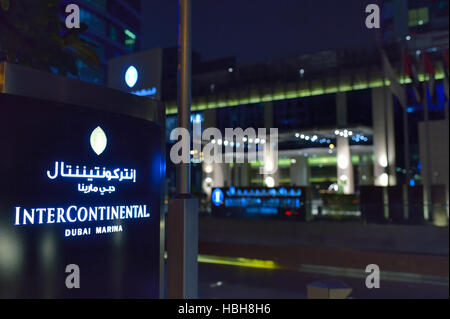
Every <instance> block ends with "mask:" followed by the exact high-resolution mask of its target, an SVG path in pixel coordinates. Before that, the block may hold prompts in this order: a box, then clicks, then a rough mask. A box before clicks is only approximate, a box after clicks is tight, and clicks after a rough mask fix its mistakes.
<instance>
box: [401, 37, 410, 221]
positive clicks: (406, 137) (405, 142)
mask: <svg viewBox="0 0 450 319" xmlns="http://www.w3.org/2000/svg"><path fill="white" fill-rule="evenodd" d="M405 47H406V46H404V45H403V43H402V44H401V45H400V50H401V52H400V54H401V55H400V61H401V66H400V72H401V73H400V74H401V78H402V81H403V85H402V86H403V90H406V87H405V84H404V83H405V70H404V66H405V56H404V50H405ZM405 93H406V92H405ZM406 97H407V95H406V94H405V100H406V101H405V102H406V103H405V105H402V106H403V107H402V109H403V152H404V159H405V170H406V175H405V178H406V183H405V189H406V191H405V193H404V197H403V198H404V212H403V216H404V218H405V220H408V219H409V191H408V190H409V183H410V179H411V174H410V168H411V166H410V158H409V156H410V154H409V133H408V131H409V129H408V127H409V126H408V112H407V110H406V106H407V101H408V100H407V98H406Z"/></svg>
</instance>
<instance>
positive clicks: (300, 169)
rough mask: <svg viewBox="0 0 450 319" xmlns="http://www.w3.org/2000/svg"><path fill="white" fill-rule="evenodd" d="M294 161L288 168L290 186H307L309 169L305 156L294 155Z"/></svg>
mask: <svg viewBox="0 0 450 319" xmlns="http://www.w3.org/2000/svg"><path fill="white" fill-rule="evenodd" d="M294 159H295V163H292V164H291V166H290V168H289V176H290V178H291V186H305V187H307V186H309V176H310V170H309V165H308V159H307V158H306V157H305V156H299V157H295V158H294Z"/></svg>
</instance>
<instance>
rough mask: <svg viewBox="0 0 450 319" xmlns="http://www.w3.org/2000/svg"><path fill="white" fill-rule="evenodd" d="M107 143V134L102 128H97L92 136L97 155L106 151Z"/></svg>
mask: <svg viewBox="0 0 450 319" xmlns="http://www.w3.org/2000/svg"><path fill="white" fill-rule="evenodd" d="M107 143H108V139H107V138H106V134H105V132H104V131H103V130H102V128H101V127H100V126H97V128H96V129H95V130H93V131H92V134H91V147H92V149H93V150H94V152H95V153H96V154H97V155H100V154H101V153H103V151H104V150H105V148H106V144H107Z"/></svg>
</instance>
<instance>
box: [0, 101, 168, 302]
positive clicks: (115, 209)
mask: <svg viewBox="0 0 450 319" xmlns="http://www.w3.org/2000/svg"><path fill="white" fill-rule="evenodd" d="M124 107H126V106H124ZM0 150H1V156H0V176H1V179H0V297H12V298H15V297H30V298H47V297H88V298H90V297H102V298H110V297H112V298H114V297H119V298H129V297H130V298H158V297H159V262H160V261H159V249H160V243H159V240H160V237H159V231H160V230H159V229H160V201H161V194H160V189H161V181H162V178H161V177H162V173H163V164H162V159H161V128H160V126H159V125H157V124H156V123H152V122H149V121H145V120H142V119H137V118H132V117H127V116H123V115H118V114H114V113H108V112H104V111H97V110H93V109H89V108H84V107H78V106H73V105H66V104H61V103H54V102H48V101H42V100H36V99H30V98H23V97H17V96H10V95H5V94H0ZM68 265H76V267H78V269H79V277H78V278H79V288H73V286H74V283H76V279H75V278H74V277H73V276H76V275H77V274H78V273H77V272H76V271H74V270H73V269H74V268H73V267H74V266H70V267H67V266H68ZM66 268H67V269H66ZM66 270H67V271H68V272H67V273H66ZM70 276H72V277H70ZM67 281H68V283H67ZM68 287H69V288H68Z"/></svg>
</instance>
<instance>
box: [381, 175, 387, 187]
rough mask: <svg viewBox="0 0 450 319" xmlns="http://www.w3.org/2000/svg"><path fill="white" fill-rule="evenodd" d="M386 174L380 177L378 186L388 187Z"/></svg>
mask: <svg viewBox="0 0 450 319" xmlns="http://www.w3.org/2000/svg"><path fill="white" fill-rule="evenodd" d="M388 178H389V177H388V174H387V173H383V174H381V175H380V185H381V186H388Z"/></svg>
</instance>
